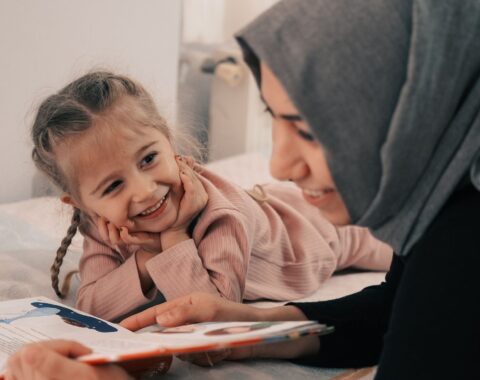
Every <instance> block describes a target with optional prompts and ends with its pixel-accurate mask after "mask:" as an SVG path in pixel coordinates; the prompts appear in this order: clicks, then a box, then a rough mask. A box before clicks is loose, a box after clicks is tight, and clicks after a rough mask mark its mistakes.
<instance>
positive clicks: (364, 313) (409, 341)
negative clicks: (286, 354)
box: [292, 184, 480, 380]
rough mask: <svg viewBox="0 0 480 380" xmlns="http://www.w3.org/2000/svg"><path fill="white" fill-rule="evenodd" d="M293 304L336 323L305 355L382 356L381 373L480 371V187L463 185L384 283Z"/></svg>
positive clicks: (337, 363)
mask: <svg viewBox="0 0 480 380" xmlns="http://www.w3.org/2000/svg"><path fill="white" fill-rule="evenodd" d="M292 305H295V306H297V307H299V308H300V309H301V310H302V311H303V312H304V313H305V315H306V316H307V317H308V318H309V319H314V320H318V321H320V322H323V323H327V324H329V325H333V326H335V332H334V333H332V334H330V335H326V336H323V337H320V351H319V352H318V355H316V356H314V357H309V358H304V359H302V360H300V361H298V362H300V363H304V364H310V365H319V366H325V367H360V366H368V365H374V364H377V363H378V364H379V368H378V372H377V376H376V379H388V380H394V379H402V380H404V379H474V378H479V379H480V365H479V364H478V363H480V192H479V191H478V190H476V189H475V188H474V187H473V185H471V184H468V185H466V186H463V187H461V188H460V189H457V190H456V191H455V192H454V193H453V194H452V196H451V197H450V198H449V200H448V202H447V203H446V204H445V206H444V207H443V208H442V210H441V212H440V213H439V214H438V215H437V217H436V218H435V220H434V221H433V222H432V224H431V225H430V227H429V228H428V230H427V231H426V232H425V234H424V235H423V236H422V238H421V239H420V240H419V241H418V242H417V243H416V244H415V246H414V247H413V248H412V250H411V251H410V253H409V254H408V255H407V256H406V257H398V256H394V259H393V261H392V265H391V268H390V271H389V272H388V274H387V276H386V280H385V282H383V283H382V284H380V285H377V286H370V287H368V288H365V289H363V290H362V291H360V292H358V293H355V294H352V295H349V296H346V297H343V298H340V299H336V300H331V301H324V302H312V303H293V304H292Z"/></svg>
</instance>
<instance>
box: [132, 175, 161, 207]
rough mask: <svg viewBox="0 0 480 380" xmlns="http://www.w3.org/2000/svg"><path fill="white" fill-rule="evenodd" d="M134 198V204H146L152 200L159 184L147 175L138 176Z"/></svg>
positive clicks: (134, 186) (134, 188) (135, 181)
mask: <svg viewBox="0 0 480 380" xmlns="http://www.w3.org/2000/svg"><path fill="white" fill-rule="evenodd" d="M133 182H134V183H133V184H132V187H133V196H132V200H133V201H134V202H138V203H141V202H145V201H148V200H150V199H151V198H152V196H153V194H154V193H155V189H156V188H157V184H156V182H155V181H154V179H153V178H152V177H150V176H149V175H146V174H140V175H137V176H136V177H135V179H134V181H133Z"/></svg>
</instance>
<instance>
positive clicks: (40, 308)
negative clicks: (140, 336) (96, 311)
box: [0, 302, 117, 333]
mask: <svg viewBox="0 0 480 380" xmlns="http://www.w3.org/2000/svg"><path fill="white" fill-rule="evenodd" d="M30 305H32V306H34V307H35V309H33V310H29V311H27V312H26V313H24V314H22V315H19V316H16V317H13V318H9V319H0V323H6V324H10V323H12V322H14V321H16V320H19V319H23V318H36V317H46V316H49V315H58V316H59V317H60V318H61V319H62V321H63V322H65V323H68V324H70V325H72V326H76V327H82V328H88V329H92V330H96V331H98V332H102V333H109V332H115V331H117V329H116V328H115V327H113V326H111V325H109V324H107V323H105V322H104V321H102V320H101V319H98V318H95V317H92V316H88V315H84V314H80V313H77V312H76V311H73V310H72V309H69V308H67V307H63V306H60V305H56V304H55V305H54V304H51V303H47V302H31V303H30Z"/></svg>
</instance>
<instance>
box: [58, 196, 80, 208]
mask: <svg viewBox="0 0 480 380" xmlns="http://www.w3.org/2000/svg"><path fill="white" fill-rule="evenodd" d="M60 200H61V201H62V202H63V203H65V204H67V205H70V206H73V207H76V208H78V204H77V202H75V200H74V199H73V197H72V196H71V195H70V194H68V193H65V192H63V193H62V194H60Z"/></svg>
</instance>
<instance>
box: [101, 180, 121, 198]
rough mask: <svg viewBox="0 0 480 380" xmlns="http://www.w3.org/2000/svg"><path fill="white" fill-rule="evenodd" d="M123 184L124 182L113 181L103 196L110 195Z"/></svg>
mask: <svg viewBox="0 0 480 380" xmlns="http://www.w3.org/2000/svg"><path fill="white" fill-rule="evenodd" d="M121 184H122V181H120V180H117V181H113V182H112V183H111V184H110V185H109V186H108V187H107V188H106V189H105V190H104V191H103V193H102V195H107V194H110V193H111V192H112V191H113V190H115V189H116V188H117V187H118V186H120V185H121Z"/></svg>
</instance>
